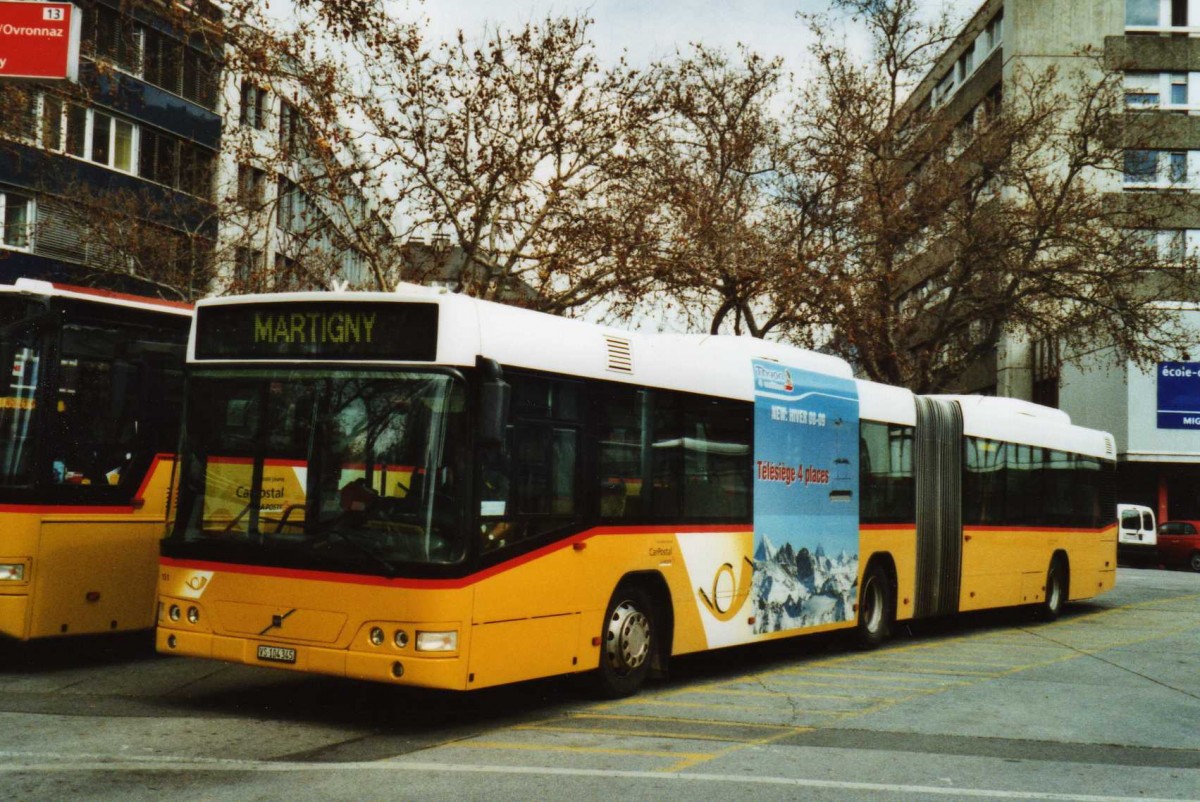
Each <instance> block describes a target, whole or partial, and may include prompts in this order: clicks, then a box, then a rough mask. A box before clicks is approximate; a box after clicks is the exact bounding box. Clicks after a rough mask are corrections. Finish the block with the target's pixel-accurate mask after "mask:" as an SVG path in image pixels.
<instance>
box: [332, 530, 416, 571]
mask: <svg viewBox="0 0 1200 802" xmlns="http://www.w3.org/2000/svg"><path fill="white" fill-rule="evenodd" d="M335 537H336V538H338V539H340V540H341V541H342V542H343V543H349V544H350V545H351V546H353V547H354V550H355V551H357V552H358V553H359V554H361V555H364V556H366V557H369V558H370V559H371V560H372V561H373V562H374V563H375V564H376V565H378V566H380V567H381V568H383V569H384V570H386V571H387V574H388V577H389V578H391V577H394V576H396V574H397V573H398V569H397V568H396V565H395V564H394V563H393V562H392V561H391V560H389V559H388V558H386V557H384V556H383V555H382V554H380V553H379V551H378V549H376V548H375V546H374V545H373V544H372V543H371V542H370V541H369V540H366V539H364V538H363V537H362V536H360V535H358V534H356V533H353V532H347V531H345V530H343V529H330V530H329V531H328V532H326V533H325V538H326V539H332V538H335ZM321 542H322V541H321V540H320V539H317V540H314V541H313V542H312V545H313V546H316V545H318V544H320V543H321Z"/></svg>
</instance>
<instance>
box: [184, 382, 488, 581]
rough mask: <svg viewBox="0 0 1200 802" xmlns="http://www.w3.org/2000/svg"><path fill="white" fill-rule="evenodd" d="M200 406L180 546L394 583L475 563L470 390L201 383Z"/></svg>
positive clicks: (194, 385) (195, 406) (192, 424)
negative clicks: (470, 538)
mask: <svg viewBox="0 0 1200 802" xmlns="http://www.w3.org/2000/svg"><path fill="white" fill-rule="evenodd" d="M188 397H189V399H190V400H189V405H188V412H187V419H186V423H185V431H184V442H183V451H182V474H181V488H180V509H179V514H178V516H177V517H176V526H175V533H174V536H173V538H172V545H176V546H178V545H182V544H195V545H196V546H197V547H199V548H198V551H197V552H196V553H197V555H199V554H203V555H204V556H207V557H209V558H212V559H218V560H220V559H227V560H233V561H237V562H247V563H252V564H262V565H283V566H288V567H304V568H312V569H315V570H338V571H354V572H358V573H373V574H381V575H385V576H395V575H398V574H400V573H402V572H403V570H404V568H403V566H405V565H411V564H414V563H418V564H420V563H443V564H444V563H452V562H457V561H459V560H461V559H462V558H463V556H464V552H465V548H464V543H465V540H464V536H463V526H462V521H461V520H460V511H461V509H462V508H463V506H464V505H463V504H462V499H461V497H460V496H461V493H462V492H463V490H464V488H465V486H466V478H467V474H466V470H465V468H464V465H465V460H464V454H463V436H464V431H465V424H464V416H465V413H464V411H463V406H464V397H465V390H464V388H463V386H462V380H461V379H460V378H456V377H454V376H451V375H448V374H445V373H434V372H415V371H413V372H403V373H396V372H388V373H382V372H366V371H343V370H296V371H290V372H280V371H278V370H273V371H271V372H270V373H267V372H265V371H251V370H237V371H229V370H225V371H220V372H217V371H201V372H197V373H195V374H193V375H192V377H191V379H190V392H189V394H188Z"/></svg>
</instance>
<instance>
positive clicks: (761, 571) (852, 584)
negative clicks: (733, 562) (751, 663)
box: [750, 535, 858, 635]
mask: <svg viewBox="0 0 1200 802" xmlns="http://www.w3.org/2000/svg"><path fill="white" fill-rule="evenodd" d="M757 540H758V545H757V547H756V548H755V551H754V561H755V567H754V584H753V586H752V589H751V592H750V600H751V602H752V603H753V604H754V607H755V624H754V633H755V634H756V635H757V634H764V633H768V632H783V631H786V630H789V629H799V628H801V627H811V626H817V625H820V624H833V623H837V622H839V621H846V620H849V619H850V618H852V617H853V615H854V601H855V598H856V597H857V595H858V555H857V554H848V553H847V552H846V551H845V550H842V551H839V552H838V554H837V556H836V557H832V558H831V557H829V556H828V555H827V554H826V553H825V549H824V547H823V546H822V545H820V544H818V545H817V546H816V547H815V548H814V550H813V551H809V550H808V549H807V548H805V547H801V548H800V550H799V551H797V550H796V549H795V547H793V545H792V544H791V543H790V542H784V544H783V545H782V546H779V547H778V548H776V547H775V546H774V544H772V543H771V541H770V540H769V539H767V537H765V536H763V535H759V536H758V538H757Z"/></svg>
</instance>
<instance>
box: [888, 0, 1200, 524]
mask: <svg viewBox="0 0 1200 802" xmlns="http://www.w3.org/2000/svg"><path fill="white" fill-rule="evenodd" d="M1086 48H1092V49H1094V50H1096V51H1098V52H1100V53H1102V54H1103V57H1104V59H1105V61H1106V63H1107V64H1108V65H1109V66H1110V67H1115V68H1117V69H1120V70H1122V71H1123V72H1124V77H1123V80H1124V90H1125V104H1126V110H1127V114H1128V115H1130V116H1129V117H1128V118H1127V119H1129V120H1130V121H1132V122H1135V123H1136V120H1137V116H1138V115H1154V118H1153V121H1154V125H1153V127H1152V129H1151V130H1152V131H1153V137H1154V139H1153V141H1152V143H1151V144H1149V145H1147V144H1145V143H1142V144H1141V146H1140V147H1138V148H1137V149H1133V148H1131V149H1129V150H1127V151H1126V153H1125V160H1124V162H1125V163H1124V173H1123V175H1119V176H1118V175H1108V176H1103V177H1098V178H1097V179H1096V180H1097V181H1099V182H1101V188H1102V189H1103V190H1105V191H1111V192H1112V193H1113V197H1114V198H1115V199H1116V200H1117V201H1118V202H1122V203H1126V204H1139V203H1153V202H1154V200H1155V197H1156V195H1157V194H1158V193H1164V192H1170V193H1172V194H1173V197H1175V199H1176V200H1177V201H1178V199H1179V197H1180V195H1181V194H1183V195H1188V194H1192V193H1195V202H1194V203H1192V201H1191V199H1190V198H1187V197H1185V198H1184V200H1183V202H1182V203H1179V202H1176V203H1173V204H1172V212H1171V214H1170V215H1169V216H1168V217H1166V218H1164V219H1162V221H1161V228H1159V229H1157V230H1153V231H1149V230H1148V231H1146V232H1145V236H1146V238H1147V241H1148V243H1149V244H1151V245H1152V246H1153V247H1156V248H1157V249H1158V250H1159V253H1160V256H1164V257H1166V258H1167V259H1168V261H1169V260H1170V259H1171V258H1173V257H1175V256H1178V257H1180V258H1182V256H1183V255H1184V254H1185V253H1195V252H1197V251H1198V250H1200V0H988V2H986V3H984V4H983V5H982V6H981V7H980V8H979V9H978V10H977V11H976V13H975V14H974V15H973V16H972V18H971V19H970V20H969V21H968V22H967V24H966V25H965V26H964V28H963V30H962V32H961V33H960V34H959V36H958V37H957V38H956V40H955V41H954V43H953V44H952V45H951V46H950V47H949V48H948V49H947V50H946V51H945V52H944V53H943V55H942V56H941V58H940V59H939V60H938V62H937V64H936V65H935V67H934V69H933V70H932V71H931V72H930V73H929V74H928V75H927V76H926V77H925V79H924V80H923V81H922V83H921V84H920V86H919V87H918V89H917V90H916V92H915V94H914V96H913V97H912V98H911V99H910V103H912V104H913V107H914V108H917V107H921V108H924V109H928V110H930V111H932V112H933V113H935V114H937V115H939V116H940V117H942V118H944V120H945V121H946V123H947V124H950V125H958V124H961V123H963V122H964V121H969V120H970V119H971V118H972V115H974V114H976V113H977V111H978V109H979V108H980V106H981V104H983V103H985V102H988V101H989V99H992V100H994V99H996V98H1002V97H1003V96H1004V93H1005V87H1006V84H1007V83H1008V82H1010V81H1012V80H1013V79H1014V78H1013V76H1014V71H1015V70H1017V69H1018V68H1024V69H1031V70H1036V69H1039V68H1043V67H1049V66H1051V65H1056V66H1057V67H1058V68H1059V70H1060V73H1062V74H1066V73H1067V72H1069V71H1070V68H1072V67H1075V66H1082V65H1083V62H1082V59H1083V58H1085V57H1084V56H1082V55H1081V52H1082V51H1084V50H1085V49H1086ZM1144 119H1150V118H1148V117H1147V118H1144ZM1161 301H1162V302H1163V303H1164V304H1165V305H1166V306H1167V307H1168V308H1169V309H1170V310H1171V311H1172V313H1173V314H1174V315H1176V316H1177V318H1176V319H1177V320H1178V321H1179V324H1180V325H1181V326H1183V327H1184V328H1185V329H1188V330H1190V331H1194V332H1196V338H1195V339H1196V343H1197V347H1196V348H1195V349H1194V350H1193V351H1192V352H1183V353H1180V354H1176V355H1172V359H1171V360H1170V361H1166V362H1162V363H1159V364H1158V365H1153V366H1149V367H1139V366H1138V365H1136V364H1134V363H1132V362H1129V361H1127V360H1124V359H1122V358H1121V357H1120V356H1118V355H1117V354H1116V353H1115V352H1114V351H1113V350H1112V349H1106V348H1103V347H1102V346H1103V344H1097V345H1098V346H1099V347H1098V350H1095V351H1093V352H1091V353H1088V354H1071V353H1062V352H1061V351H1060V347H1059V346H1058V344H1057V343H1054V342H1045V341H1042V342H1030V341H1029V340H1028V339H1027V338H1025V337H1023V336H1022V335H1021V333H1020V332H1012V333H1010V334H1009V335H1007V336H1006V337H1005V338H1004V339H1003V341H1002V342H1001V343H1000V345H999V347H998V348H997V350H996V353H995V357H994V359H993V360H990V361H989V362H988V364H985V365H980V366H978V369H974V370H972V371H970V372H969V375H966V376H964V377H963V385H962V387H961V389H962V390H964V391H970V392H984V393H995V394H998V395H1004V396H1011V397H1016V398H1024V399H1029V400H1034V401H1038V402H1040V403H1045V404H1049V405H1052V406H1057V407H1059V408H1061V409H1063V410H1065V411H1066V412H1068V413H1069V414H1070V415H1071V418H1072V420H1074V421H1075V422H1076V423H1079V424H1082V425H1084V426H1093V427H1097V428H1101V429H1106V430H1109V431H1111V432H1113V434H1114V435H1115V436H1116V441H1117V448H1118V454H1117V457H1118V464H1119V468H1118V471H1119V475H1120V482H1119V487H1120V489H1121V498H1120V500H1121V501H1128V502H1138V503H1143V504H1147V505H1151V506H1153V507H1155V508H1157V510H1158V513H1159V516H1160V518H1168V517H1175V518H1181V517H1182V518H1200V363H1198V362H1194V361H1193V360H1200V303H1198V302H1200V299H1197V298H1184V297H1172V296H1171V295H1169V294H1167V295H1164V297H1162V299H1161Z"/></svg>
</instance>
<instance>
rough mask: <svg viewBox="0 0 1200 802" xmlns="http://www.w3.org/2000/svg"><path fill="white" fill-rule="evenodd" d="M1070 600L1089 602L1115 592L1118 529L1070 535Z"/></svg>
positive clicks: (1108, 528) (1111, 528) (1112, 527)
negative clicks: (1094, 597) (1098, 596)
mask: <svg viewBox="0 0 1200 802" xmlns="http://www.w3.org/2000/svg"><path fill="white" fill-rule="evenodd" d="M1071 543H1072V549H1071V553H1070V561H1071V577H1070V580H1071V587H1070V589H1069V595H1070V598H1071V599H1090V598H1091V597H1093V596H1097V595H1099V594H1101V593H1104V592H1106V591H1109V590H1112V589H1113V588H1114V587H1115V586H1116V582H1117V528H1116V526H1110V527H1106V528H1105V529H1103V530H1102V531H1100V532H1099V533H1093V532H1079V533H1077V534H1074V535H1072V536H1071Z"/></svg>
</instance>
